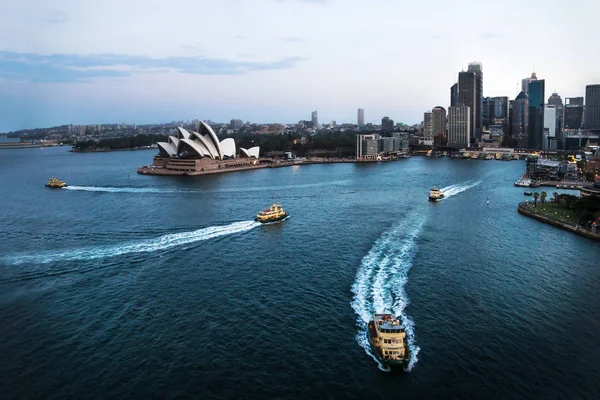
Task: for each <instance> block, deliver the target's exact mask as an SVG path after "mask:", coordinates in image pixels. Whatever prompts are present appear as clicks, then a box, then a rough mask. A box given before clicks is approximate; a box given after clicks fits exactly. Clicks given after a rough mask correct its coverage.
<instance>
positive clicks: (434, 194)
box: [429, 186, 444, 201]
mask: <svg viewBox="0 0 600 400" xmlns="http://www.w3.org/2000/svg"><path fill="white" fill-rule="evenodd" d="M443 198H444V193H442V191H441V190H440V189H438V187H437V186H434V187H433V188H431V190H430V191H429V201H440V200H441V199H443Z"/></svg>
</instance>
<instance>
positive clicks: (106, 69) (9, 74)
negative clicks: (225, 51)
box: [0, 51, 304, 82]
mask: <svg viewBox="0 0 600 400" xmlns="http://www.w3.org/2000/svg"><path fill="white" fill-rule="evenodd" d="M302 60H304V58H302V57H288V58H283V59H281V60H278V61H253V62H251V61H234V60H227V59H219V58H208V57H203V56H197V57H195V56H186V57H164V58H150V57H145V56H129V55H119V54H89V55H78V54H34V53H16V52H11V51H0V78H4V79H9V80H15V81H33V82H75V81H86V80H89V79H90V78H103V77H125V76H130V75H133V74H134V73H140V72H145V73H155V72H163V71H169V70H172V71H176V72H179V73H183V74H198V75H242V74H248V73H251V72H254V71H264V70H277V69H288V68H293V67H294V66H295V65H296V64H297V63H298V62H300V61H302Z"/></svg>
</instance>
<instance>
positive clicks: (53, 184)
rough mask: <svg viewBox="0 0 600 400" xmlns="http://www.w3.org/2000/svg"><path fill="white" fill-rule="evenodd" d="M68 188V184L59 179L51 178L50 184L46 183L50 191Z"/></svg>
mask: <svg viewBox="0 0 600 400" xmlns="http://www.w3.org/2000/svg"><path fill="white" fill-rule="evenodd" d="M66 186H67V183H66V182H63V181H61V180H59V179H57V178H50V180H49V181H48V183H46V187H47V188H50V189H60V188H64V187H66Z"/></svg>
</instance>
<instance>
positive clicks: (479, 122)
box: [467, 62, 484, 140]
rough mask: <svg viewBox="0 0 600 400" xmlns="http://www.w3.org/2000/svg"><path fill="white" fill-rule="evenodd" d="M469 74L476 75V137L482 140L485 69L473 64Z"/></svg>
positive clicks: (476, 63) (478, 63)
mask: <svg viewBox="0 0 600 400" xmlns="http://www.w3.org/2000/svg"><path fill="white" fill-rule="evenodd" d="M467 71H468V72H474V73H475V106H476V110H475V137H476V138H477V140H481V132H482V131H483V113H484V110H483V68H482V64H481V63H480V62H471V63H469V67H468V69H467Z"/></svg>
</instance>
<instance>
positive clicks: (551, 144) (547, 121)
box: [542, 104, 557, 150]
mask: <svg viewBox="0 0 600 400" xmlns="http://www.w3.org/2000/svg"><path fill="white" fill-rule="evenodd" d="M556 145H557V143H556V106H555V105H554V104H545V105H544V141H543V143H542V149H544V150H556V148H557V146H556Z"/></svg>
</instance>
